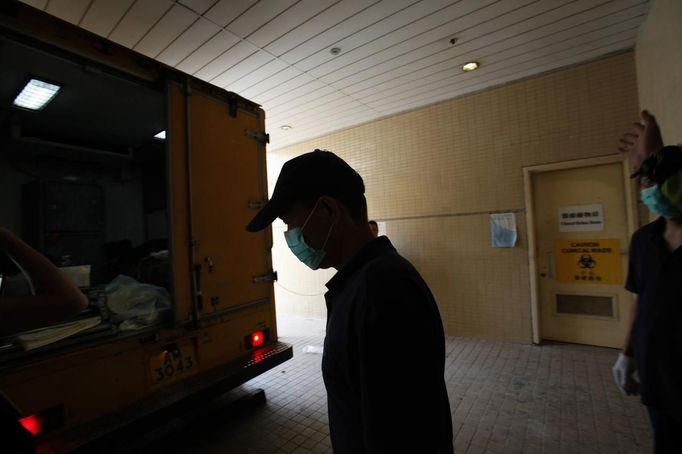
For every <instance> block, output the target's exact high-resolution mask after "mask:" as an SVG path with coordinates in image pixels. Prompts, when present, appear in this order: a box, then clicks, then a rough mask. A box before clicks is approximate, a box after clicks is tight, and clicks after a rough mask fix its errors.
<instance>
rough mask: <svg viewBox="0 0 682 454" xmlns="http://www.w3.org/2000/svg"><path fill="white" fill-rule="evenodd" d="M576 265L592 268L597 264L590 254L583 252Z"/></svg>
mask: <svg viewBox="0 0 682 454" xmlns="http://www.w3.org/2000/svg"><path fill="white" fill-rule="evenodd" d="M578 266H579V267H580V268H583V269H584V268H594V267H595V266H597V262H595V261H594V259H593V258H592V256H591V255H588V254H585V255H583V256H581V257H580V260H578Z"/></svg>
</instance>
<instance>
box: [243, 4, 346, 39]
mask: <svg viewBox="0 0 682 454" xmlns="http://www.w3.org/2000/svg"><path fill="white" fill-rule="evenodd" d="M337 1H338V0H301V1H299V2H298V3H296V4H294V5H292V6H291V7H290V8H288V9H287V10H286V11H284V12H282V13H281V14H280V15H278V16H277V17H275V18H273V19H272V20H271V21H270V22H268V23H267V24H265V25H263V26H262V27H261V28H260V29H258V30H257V31H256V32H254V33H253V34H252V35H251V36H249V41H251V42H252V43H253V44H255V45H256V46H258V47H265V46H267V45H268V44H270V43H271V42H273V41H275V40H277V39H278V38H280V37H282V36H284V35H285V34H287V33H288V32H289V31H290V30H291V29H293V28H295V27H298V26H299V25H300V24H302V23H304V22H306V21H307V20H308V19H310V18H311V17H314V16H315V15H317V14H319V13H320V12H321V11H323V10H325V9H327V8H328V7H330V6H331V5H333V4H334V3H335V2H337Z"/></svg>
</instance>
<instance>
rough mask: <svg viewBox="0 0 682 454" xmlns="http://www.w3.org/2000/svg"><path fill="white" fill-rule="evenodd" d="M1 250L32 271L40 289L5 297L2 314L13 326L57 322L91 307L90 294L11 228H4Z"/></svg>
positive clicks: (0, 244)
mask: <svg viewBox="0 0 682 454" xmlns="http://www.w3.org/2000/svg"><path fill="white" fill-rule="evenodd" d="M0 251H2V252H4V253H6V254H7V255H9V256H10V257H12V259H13V260H15V261H16V262H17V263H18V264H19V265H20V266H21V268H22V269H23V270H24V271H25V272H26V274H28V277H29V278H30V279H31V283H32V284H33V288H34V290H35V293H36V294H35V295H33V296H25V297H17V298H3V299H2V306H3V308H2V310H1V312H0V313H1V314H2V316H1V318H3V319H4V320H5V321H3V323H9V324H10V328H11V327H13V326H14V325H15V324H17V325H18V326H21V327H23V326H24V325H33V326H42V325H45V324H49V323H56V322H59V321H62V320H64V319H66V318H68V317H70V316H73V315H75V314H77V313H78V312H80V311H82V310H84V309H85V308H87V305H88V300H87V297H86V296H85V295H84V294H83V292H81V291H80V290H79V289H78V287H77V286H76V285H75V284H74V283H73V282H72V281H70V280H69V278H68V277H67V276H66V275H65V274H64V273H63V272H62V271H61V270H60V269H58V268H57V267H56V266H54V265H53V264H52V263H51V262H50V261H49V260H48V259H47V258H45V257H44V256H43V255H41V254H40V253H38V252H37V251H35V250H33V249H32V248H31V247H30V246H29V245H27V244H26V243H24V242H23V241H21V240H20V239H19V238H17V237H16V236H15V235H14V234H12V232H10V231H9V230H7V229H2V228H0ZM29 327H32V326H29ZM5 329H7V327H5ZM0 331H3V329H2V328H0Z"/></svg>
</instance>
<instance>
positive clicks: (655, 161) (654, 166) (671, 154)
mask: <svg viewBox="0 0 682 454" xmlns="http://www.w3.org/2000/svg"><path fill="white" fill-rule="evenodd" d="M680 170H682V148H680V147H679V146H674V145H668V146H667V147H663V148H662V149H661V150H660V151H659V152H658V153H656V154H653V155H651V156H649V157H648V158H647V159H645V160H644V162H642V165H641V166H640V167H639V169H637V171H636V172H635V173H633V174H632V175H631V176H630V178H635V177H638V176H643V177H647V178H648V179H649V180H651V181H652V182H654V183H656V184H658V185H660V184H663V182H664V181H665V180H667V179H668V177H670V176H671V175H673V174H675V173H677V172H679V171H680Z"/></svg>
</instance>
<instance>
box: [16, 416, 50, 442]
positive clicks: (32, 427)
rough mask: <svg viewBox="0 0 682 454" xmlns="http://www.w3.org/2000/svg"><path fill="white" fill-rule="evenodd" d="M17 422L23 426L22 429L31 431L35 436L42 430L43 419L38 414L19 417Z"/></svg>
mask: <svg viewBox="0 0 682 454" xmlns="http://www.w3.org/2000/svg"><path fill="white" fill-rule="evenodd" d="M19 423H20V424H21V425H22V426H24V429H26V430H28V431H29V432H31V435H33V436H34V437H36V436H38V435H40V433H41V432H42V431H43V426H44V424H45V419H44V418H43V417H42V416H40V415H31V416H26V417H25V418H21V419H20V420H19Z"/></svg>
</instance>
